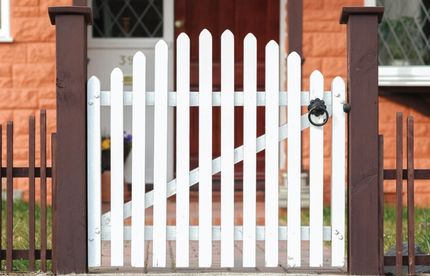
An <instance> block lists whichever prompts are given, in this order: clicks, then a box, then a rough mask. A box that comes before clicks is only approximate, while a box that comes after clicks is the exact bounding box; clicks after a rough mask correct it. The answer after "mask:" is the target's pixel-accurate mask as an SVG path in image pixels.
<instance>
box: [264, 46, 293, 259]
mask: <svg viewBox="0 0 430 276" xmlns="http://www.w3.org/2000/svg"><path fill="white" fill-rule="evenodd" d="M265 71H266V77H265V80H266V118H265V120H266V122H265V125H266V156H265V157H266V158H265V177H266V181H265V184H266V189H265V216H264V217H265V224H266V227H265V246H264V248H278V240H279V237H278V236H279V234H278V220H279V218H278V208H279V206H278V199H279V195H278V189H279V142H278V137H279V73H278V72H279V46H278V44H277V43H276V42H275V41H273V40H272V41H270V42H269V43H268V44H267V46H266V65H265ZM299 104H300V103H299ZM265 264H266V266H267V267H276V266H278V250H265Z"/></svg>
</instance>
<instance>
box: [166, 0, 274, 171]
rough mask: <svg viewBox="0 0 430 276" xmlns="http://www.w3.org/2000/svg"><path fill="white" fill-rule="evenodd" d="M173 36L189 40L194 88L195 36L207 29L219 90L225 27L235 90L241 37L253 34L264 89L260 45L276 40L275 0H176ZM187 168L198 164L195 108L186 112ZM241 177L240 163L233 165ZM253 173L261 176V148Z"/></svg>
mask: <svg viewBox="0 0 430 276" xmlns="http://www.w3.org/2000/svg"><path fill="white" fill-rule="evenodd" d="M175 26H176V27H175V37H177V36H178V35H179V34H180V33H181V32H185V33H186V34H188V36H189V37H190V40H191V90H192V91H198V37H199V34H200V32H201V31H202V30H203V29H205V28H206V29H208V30H209V31H210V32H211V34H212V37H213V90H214V91H220V45H221V44H220V43H221V41H220V37H221V34H222V33H223V32H224V31H225V30H226V29H229V30H230V31H231V32H232V33H233V34H234V38H235V90H236V91H241V90H242V82H243V81H242V79H243V75H242V71H243V68H242V67H243V39H244V37H245V36H246V35H247V34H248V33H253V34H254V35H255V36H256V38H257V64H258V69H257V86H258V90H261V91H264V47H265V45H266V44H267V42H269V41H270V40H275V41H276V42H279V0H199V1H195V0H176V1H175ZM190 117H191V119H190V124H191V125H190V139H191V141H190V143H191V144H190V151H191V168H195V167H197V166H198V145H199V143H198V122H199V118H198V109H197V108H191V113H190ZM220 118H221V114H220V109H219V107H214V108H213V157H214V158H215V157H217V156H220V153H221V147H220V131H221V124H220ZM235 129H236V132H235V147H237V146H240V145H242V143H243V113H242V109H241V108H236V112H235ZM262 134H264V108H258V110H257V135H258V136H259V135H262ZM235 175H236V179H241V178H242V166H241V163H240V164H239V165H238V166H236V167H235ZM257 177H258V178H259V179H262V178H264V152H262V153H260V154H258V155H257Z"/></svg>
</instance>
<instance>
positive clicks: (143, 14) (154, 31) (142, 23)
mask: <svg viewBox="0 0 430 276" xmlns="http://www.w3.org/2000/svg"><path fill="white" fill-rule="evenodd" d="M92 7H93V16H94V24H93V37H105V38H109V37H162V36H163V0H93V5H92Z"/></svg>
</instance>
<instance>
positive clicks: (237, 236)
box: [102, 225, 331, 241]
mask: <svg viewBox="0 0 430 276" xmlns="http://www.w3.org/2000/svg"><path fill="white" fill-rule="evenodd" d="M109 230H110V229H109V228H108V227H107V228H104V230H103V232H102V240H103V241H109V240H110V231H109ZM277 231H278V237H279V240H280V241H286V240H287V232H288V228H287V227H286V226H279V227H278V230H277ZM323 231H324V232H323V237H324V241H330V240H331V227H330V226H324V228H323ZM198 232H199V227H198V226H190V229H189V233H190V236H189V240H190V241H198V240H199V233H198ZM300 232H301V237H302V241H309V226H302V227H301V228H300ZM221 235H222V234H221V227H220V226H212V240H213V241H220V240H221ZM152 236H153V227H152V226H145V240H147V241H150V240H152ZM265 236H266V233H265V226H262V225H259V226H257V227H256V240H257V241H264V238H265ZM130 237H131V228H130V227H129V226H125V227H124V240H126V241H129V240H130ZM167 240H168V241H176V240H177V232H176V229H175V226H173V225H168V226H167ZM234 240H235V241H241V240H243V227H242V226H235V227H234Z"/></svg>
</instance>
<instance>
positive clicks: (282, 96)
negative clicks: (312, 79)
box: [101, 91, 331, 106]
mask: <svg viewBox="0 0 430 276" xmlns="http://www.w3.org/2000/svg"><path fill="white" fill-rule="evenodd" d="M189 94H190V106H199V92H189ZM287 101H288V99H287V92H285V91H280V92H279V106H287ZM324 101H325V102H326V104H327V105H331V92H327V91H326V92H324ZM101 105H102V106H110V92H109V91H102V92H101ZM124 105H125V106H131V105H132V92H131V91H125V92H124ZM146 105H147V106H154V92H151V91H149V92H146ZM234 105H235V106H243V91H235V92H234ZM301 105H302V106H308V105H309V91H302V93H301ZM169 106H176V92H172V91H170V92H169ZM212 106H221V92H219V91H218V92H212ZM257 106H266V93H265V92H264V91H259V92H257Z"/></svg>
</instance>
